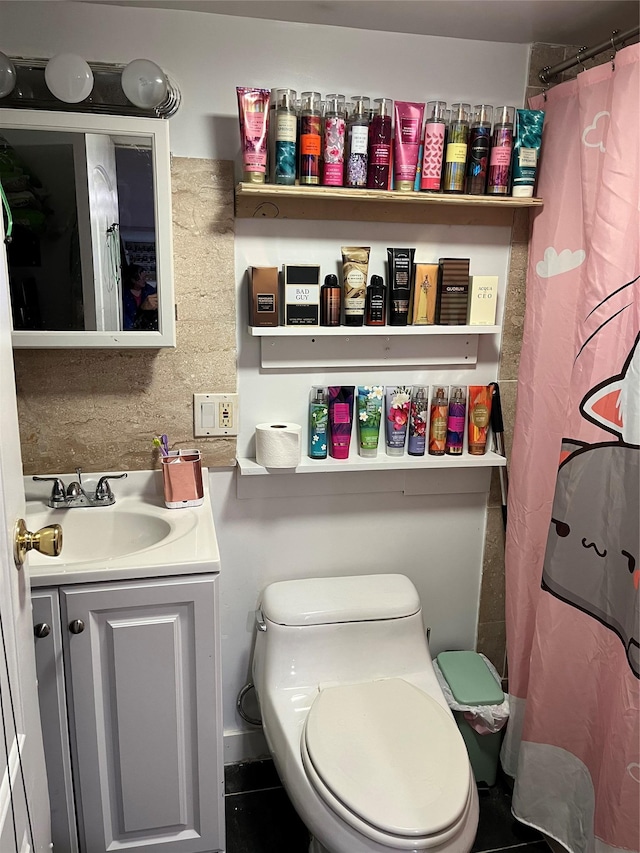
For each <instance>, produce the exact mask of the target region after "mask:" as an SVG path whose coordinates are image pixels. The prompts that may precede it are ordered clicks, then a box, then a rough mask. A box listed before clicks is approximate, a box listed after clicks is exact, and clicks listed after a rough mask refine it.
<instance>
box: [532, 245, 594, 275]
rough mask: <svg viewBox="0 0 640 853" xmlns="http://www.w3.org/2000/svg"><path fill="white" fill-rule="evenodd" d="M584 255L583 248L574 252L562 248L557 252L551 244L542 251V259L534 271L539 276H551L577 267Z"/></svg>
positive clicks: (585, 254) (583, 259)
mask: <svg viewBox="0 0 640 853" xmlns="http://www.w3.org/2000/svg"><path fill="white" fill-rule="evenodd" d="M586 257H587V253H586V252H585V251H584V249H577V250H576V251H575V252H572V251H571V249H563V250H562V251H561V252H560V253H559V254H558V252H557V251H556V250H555V249H554V248H553V246H549V247H548V248H547V249H545V251H544V260H542V261H538V263H537V264H536V272H537V273H538V275H539V276H540V278H553V276H555V275H562V273H564V272H571V270H575V269H577V268H578V267H579V266H580V265H581V264H583V263H584V261H585V258H586Z"/></svg>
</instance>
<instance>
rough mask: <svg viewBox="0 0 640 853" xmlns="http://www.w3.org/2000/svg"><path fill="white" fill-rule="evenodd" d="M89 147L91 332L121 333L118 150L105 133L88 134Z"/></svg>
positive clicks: (87, 152) (87, 145) (87, 148)
mask: <svg viewBox="0 0 640 853" xmlns="http://www.w3.org/2000/svg"><path fill="white" fill-rule="evenodd" d="M85 145H86V165H87V182H88V187H89V217H90V222H91V244H92V253H91V254H92V257H93V279H94V288H95V291H94V301H95V309H96V325H95V326H91V327H89V326H87V328H95V329H98V331H112V330H115V331H117V330H118V329H121V328H122V323H121V321H120V317H121V309H120V304H121V281H120V275H121V267H120V233H119V229H118V223H119V221H120V213H119V209H118V183H117V176H116V149H115V146H114V144H113V140H112V139H111V137H110V136H106V135H105V134H101V133H87V134H85ZM114 225H115V226H116V227H115V228H114Z"/></svg>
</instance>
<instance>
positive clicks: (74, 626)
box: [69, 619, 84, 634]
mask: <svg viewBox="0 0 640 853" xmlns="http://www.w3.org/2000/svg"><path fill="white" fill-rule="evenodd" d="M69 630H70V631H71V633H72V634H82V632H83V631H84V622H83V621H82V619H74V620H73V622H69Z"/></svg>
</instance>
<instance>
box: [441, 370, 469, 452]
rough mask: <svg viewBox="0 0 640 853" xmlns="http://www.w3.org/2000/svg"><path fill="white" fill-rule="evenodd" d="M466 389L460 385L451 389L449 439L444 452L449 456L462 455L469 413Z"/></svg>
mask: <svg viewBox="0 0 640 853" xmlns="http://www.w3.org/2000/svg"><path fill="white" fill-rule="evenodd" d="M466 396H467V394H466V389H465V388H463V387H462V386H460V385H457V386H455V387H454V388H452V389H451V400H450V401H449V417H448V419H447V440H446V444H445V448H444V452H445V453H447V454H449V456H460V455H461V454H462V447H463V443H464V424H465V420H466V413H467V399H466Z"/></svg>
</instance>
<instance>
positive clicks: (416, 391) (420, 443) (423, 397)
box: [407, 385, 429, 456]
mask: <svg viewBox="0 0 640 853" xmlns="http://www.w3.org/2000/svg"><path fill="white" fill-rule="evenodd" d="M428 395H429V389H428V387H426V386H424V385H414V386H413V392H412V394H411V408H410V409H409V444H408V447H407V452H408V454H409V456H424V451H425V446H426V443H427V422H428V420H429V396H428Z"/></svg>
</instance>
